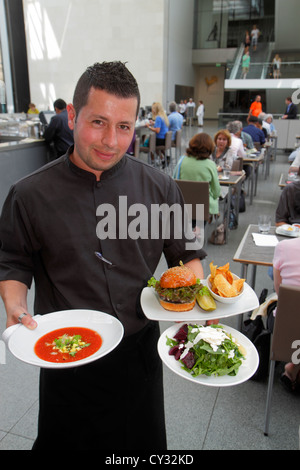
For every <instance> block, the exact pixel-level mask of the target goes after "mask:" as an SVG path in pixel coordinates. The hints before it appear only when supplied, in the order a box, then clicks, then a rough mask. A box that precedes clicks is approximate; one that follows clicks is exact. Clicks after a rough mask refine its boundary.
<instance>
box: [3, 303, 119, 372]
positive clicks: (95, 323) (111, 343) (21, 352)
mask: <svg viewBox="0 0 300 470" xmlns="http://www.w3.org/2000/svg"><path fill="white" fill-rule="evenodd" d="M34 319H35V321H36V322H37V324H38V325H37V327H36V328H35V329H34V330H29V329H28V328H26V327H25V326H24V325H21V324H18V325H13V326H10V327H9V328H7V329H6V330H5V331H4V332H3V334H2V339H3V340H4V342H5V343H6V345H7V347H8V349H9V351H10V352H11V353H12V354H13V355H14V356H15V357H16V358H17V359H19V360H21V361H23V362H26V363H27V364H31V365H34V366H37V367H43V368H47V369H66V368H69V367H78V366H81V365H84V364H88V363H90V362H93V361H96V360H97V359H100V358H101V357H103V356H106V355H107V354H108V353H110V352H111V351H112V350H113V349H114V348H115V347H116V346H117V345H118V344H119V343H120V341H121V340H122V338H123V335H124V329H123V325H122V324H121V323H120V321H119V320H118V319H117V318H115V317H113V316H111V315H108V314H107V313H104V312H99V311H97V310H83V309H78V310H77V309H75V310H61V311H58V312H52V313H48V314H46V315H35V316H34ZM66 327H80V328H88V329H91V330H94V331H96V332H97V333H98V334H99V335H100V336H101V339H102V345H101V347H100V349H98V351H96V352H95V353H94V354H92V355H91V356H88V357H86V358H84V359H80V360H77V361H75V362H65V363H54V362H48V361H45V360H43V359H40V358H39V357H38V356H37V355H36V353H35V351H34V347H35V344H36V342H37V341H38V340H39V339H40V338H41V337H42V336H44V335H45V334H47V333H49V332H51V331H53V330H57V329H61V328H66Z"/></svg>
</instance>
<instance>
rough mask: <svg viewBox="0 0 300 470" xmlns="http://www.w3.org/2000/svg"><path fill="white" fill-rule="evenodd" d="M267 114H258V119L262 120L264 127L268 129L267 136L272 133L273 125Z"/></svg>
mask: <svg viewBox="0 0 300 470" xmlns="http://www.w3.org/2000/svg"><path fill="white" fill-rule="evenodd" d="M266 118H267V114H266V113H260V114H259V116H258V119H261V120H262V127H263V129H266V133H267V136H269V135H270V134H271V126H270V124H269V123H268V122H267V120H266Z"/></svg>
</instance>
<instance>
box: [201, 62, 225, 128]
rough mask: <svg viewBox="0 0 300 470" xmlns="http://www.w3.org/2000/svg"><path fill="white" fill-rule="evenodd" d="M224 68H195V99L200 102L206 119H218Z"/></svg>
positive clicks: (221, 105)
mask: <svg viewBox="0 0 300 470" xmlns="http://www.w3.org/2000/svg"><path fill="white" fill-rule="evenodd" d="M224 77H225V68H224V66H222V67H216V66H213V65H212V66H197V67H196V91H195V99H196V100H197V103H196V104H197V106H198V101H199V100H202V101H203V103H204V106H205V118H206V119H218V112H219V111H220V109H222V108H223V101H224Z"/></svg>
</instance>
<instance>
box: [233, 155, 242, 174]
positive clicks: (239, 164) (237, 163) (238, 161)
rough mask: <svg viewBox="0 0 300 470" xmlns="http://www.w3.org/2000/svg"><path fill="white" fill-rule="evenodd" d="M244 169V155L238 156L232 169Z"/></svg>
mask: <svg viewBox="0 0 300 470" xmlns="http://www.w3.org/2000/svg"><path fill="white" fill-rule="evenodd" d="M242 169H243V159H242V157H238V158H236V159H235V160H234V161H233V163H232V167H231V170H232V171H242Z"/></svg>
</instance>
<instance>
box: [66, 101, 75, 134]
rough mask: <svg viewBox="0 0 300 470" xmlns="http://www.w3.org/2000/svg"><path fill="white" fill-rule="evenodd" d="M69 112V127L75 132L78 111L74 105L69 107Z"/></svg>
mask: <svg viewBox="0 0 300 470" xmlns="http://www.w3.org/2000/svg"><path fill="white" fill-rule="evenodd" d="M67 111H68V125H69V128H70V129H71V130H74V127H75V121H76V111H75V108H74V106H73V105H72V104H68V105H67Z"/></svg>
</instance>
